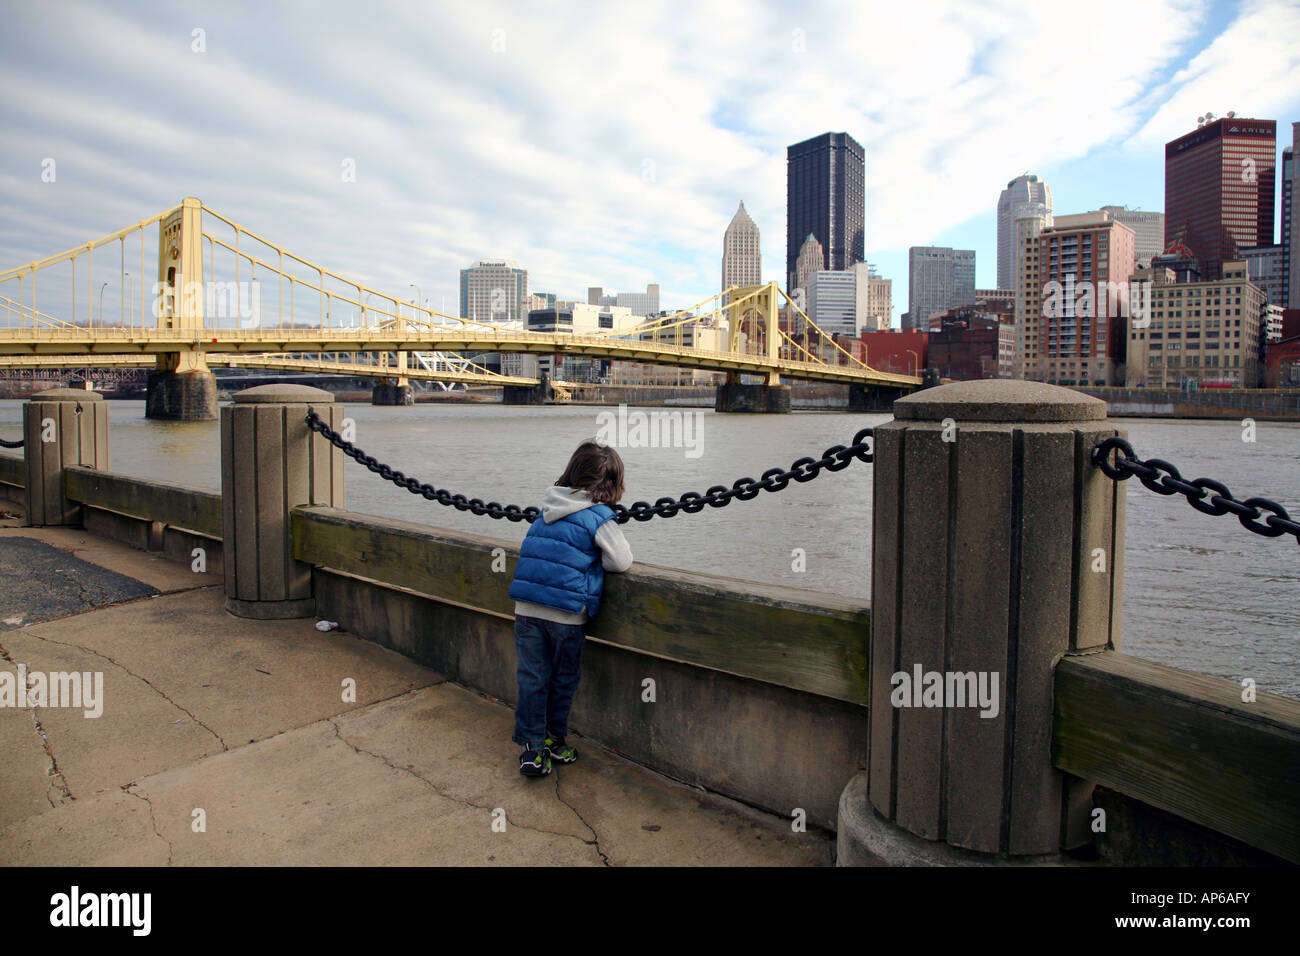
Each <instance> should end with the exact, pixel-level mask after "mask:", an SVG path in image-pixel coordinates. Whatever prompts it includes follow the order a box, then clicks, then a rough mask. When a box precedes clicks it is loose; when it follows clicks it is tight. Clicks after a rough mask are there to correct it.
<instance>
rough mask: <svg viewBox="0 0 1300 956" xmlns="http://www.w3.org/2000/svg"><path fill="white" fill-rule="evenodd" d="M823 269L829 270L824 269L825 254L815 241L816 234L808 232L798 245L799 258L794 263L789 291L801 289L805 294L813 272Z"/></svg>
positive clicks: (819, 244) (820, 245)
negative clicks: (792, 278)
mask: <svg viewBox="0 0 1300 956" xmlns="http://www.w3.org/2000/svg"><path fill="white" fill-rule="evenodd" d="M823 270H825V271H831V270H828V269H826V255H825V253H823V252H822V244H821V243H820V242H818V241H817V237H816V236H814V235H812V234H811V233H809V235H808V238H807V239H805V240H804V241H803V245H802V246H800V247H799V258H798V259H796V260H795V263H794V285H792V286H791V287H790V289H791V291H792V292H793V291H794V290H795V289H803V291H804V295H805V296H806V295H807V294H808V288H809V283H810V282H811V281H812V276H813V274H814V273H817V272H822V271H823Z"/></svg>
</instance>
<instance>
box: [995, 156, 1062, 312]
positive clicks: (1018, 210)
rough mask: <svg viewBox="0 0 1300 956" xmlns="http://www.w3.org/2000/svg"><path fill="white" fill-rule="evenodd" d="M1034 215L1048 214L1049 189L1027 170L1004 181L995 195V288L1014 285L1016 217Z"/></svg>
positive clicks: (1049, 208)
mask: <svg viewBox="0 0 1300 956" xmlns="http://www.w3.org/2000/svg"><path fill="white" fill-rule="evenodd" d="M1026 215H1036V216H1040V217H1041V216H1045V217H1047V218H1049V219H1050V218H1051V215H1052V190H1051V188H1050V187H1049V186H1048V185H1047V183H1045V182H1043V181H1042V180H1041V179H1039V178H1038V177H1037V176H1030V175H1029V174H1028V173H1026V174H1025V175H1023V176H1017V177H1016V178H1015V179H1013V180H1011V182H1009V183H1007V188H1006V189H1004V190H1002V195H1000V196H998V288H999V289H1013V288H1015V286H1014V285H1013V283H1014V282H1015V274H1016V250H1015V246H1016V220H1017V219H1019V218H1020V217H1021V216H1026Z"/></svg>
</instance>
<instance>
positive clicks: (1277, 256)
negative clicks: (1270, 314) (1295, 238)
mask: <svg viewBox="0 0 1300 956" xmlns="http://www.w3.org/2000/svg"><path fill="white" fill-rule="evenodd" d="M1283 252H1284V250H1283V249H1282V247H1281V246H1253V247H1251V248H1248V249H1242V250H1241V259H1242V261H1243V262H1245V263H1246V274H1247V276H1249V278H1250V281H1251V282H1253V283H1254V284H1255V285H1257V286H1259V288H1260V289H1262V290H1263V292H1264V302H1265V303H1266V304H1267V305H1277V306H1282V303H1283V301H1284V299H1285V296H1286V276H1285V274H1284V263H1285V261H1286V257H1285V256H1284V254H1283ZM1283 308H1285V306H1283Z"/></svg>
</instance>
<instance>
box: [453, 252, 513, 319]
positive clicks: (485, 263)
mask: <svg viewBox="0 0 1300 956" xmlns="http://www.w3.org/2000/svg"><path fill="white" fill-rule="evenodd" d="M527 305H528V270H527V269H520V268H519V267H518V266H517V265H516V264H515V263H514V262H511V261H510V260H509V259H480V260H479V261H478V262H477V263H475V264H474V265H472V266H470V267H469V268H468V269H461V270H460V316H461V318H463V319H473V320H474V321H476V322H490V323H493V324H496V325H501V324H503V323H506V322H519V323H523V321H524V319H525V318H526V317H527V315H528V312H527V308H526V307H527Z"/></svg>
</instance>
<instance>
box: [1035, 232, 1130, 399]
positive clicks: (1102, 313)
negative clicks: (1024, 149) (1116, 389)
mask: <svg viewBox="0 0 1300 956" xmlns="http://www.w3.org/2000/svg"><path fill="white" fill-rule="evenodd" d="M1135 239H1136V237H1135V236H1134V235H1133V230H1132V229H1130V228H1129V227H1128V226H1126V225H1124V224H1123V223H1122V222H1116V221H1114V220H1113V219H1111V218H1110V215H1109V214H1108V213H1104V212H1088V213H1083V214H1081V215H1077V216H1057V217H1056V218H1055V221H1054V222H1053V224H1052V226H1051V227H1049V228H1047V229H1044V230H1043V231H1042V232H1041V233H1040V234H1039V236H1038V263H1037V266H1038V268H1037V273H1038V275H1037V281H1038V282H1040V283H1041V285H1039V299H1038V301H1039V309H1038V315H1037V316H1036V319H1037V322H1036V324H1037V326H1038V328H1037V343H1036V351H1037V359H1038V361H1037V374H1036V375H1033V376H1032V377H1034V378H1036V379H1038V380H1039V381H1043V382H1051V383H1052V384H1054V385H1123V384H1124V375H1125V371H1126V366H1125V354H1126V351H1127V348H1128V328H1129V312H1130V310H1131V305H1130V302H1129V299H1128V295H1129V279H1130V278H1131V277H1132V275H1133V269H1134V258H1133V248H1134V244H1135ZM1112 285H1114V287H1115V292H1114V294H1113V295H1112V292H1111V286H1112ZM1121 290H1122V299H1121Z"/></svg>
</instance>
